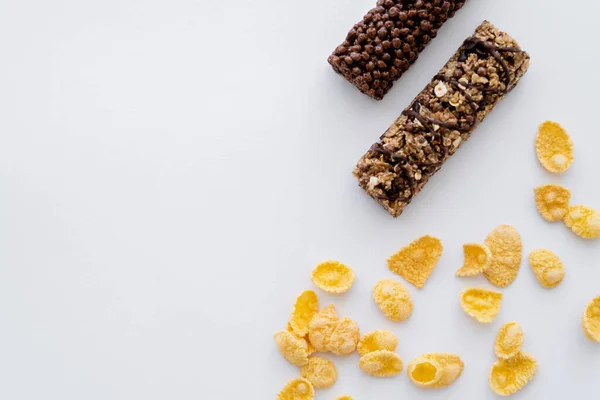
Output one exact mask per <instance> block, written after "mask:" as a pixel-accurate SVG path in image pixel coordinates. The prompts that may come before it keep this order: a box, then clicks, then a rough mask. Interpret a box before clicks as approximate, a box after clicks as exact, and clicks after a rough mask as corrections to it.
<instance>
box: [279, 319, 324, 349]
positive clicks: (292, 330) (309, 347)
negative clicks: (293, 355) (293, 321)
mask: <svg viewBox="0 0 600 400" xmlns="http://www.w3.org/2000/svg"><path fill="white" fill-rule="evenodd" d="M285 329H286V330H287V331H288V332H291V333H292V335H294V337H296V338H299V339H302V340H304V342H305V343H306V352H307V353H308V355H309V356H310V355H311V354H313V353H316V351H317V349H315V347H314V346H313V345H312V343H311V342H310V340H309V339H308V335H306V336H304V337H300V336H297V335H296V334H295V333H294V329H292V326H291V325H290V323H289V321H288V323H287V326H286V328H285Z"/></svg>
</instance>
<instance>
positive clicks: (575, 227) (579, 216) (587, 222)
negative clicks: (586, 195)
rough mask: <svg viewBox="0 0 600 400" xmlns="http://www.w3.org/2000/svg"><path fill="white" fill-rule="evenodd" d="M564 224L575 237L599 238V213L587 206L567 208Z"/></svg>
mask: <svg viewBox="0 0 600 400" xmlns="http://www.w3.org/2000/svg"><path fill="white" fill-rule="evenodd" d="M564 222H565V224H566V225H567V226H568V227H569V228H571V230H572V231H573V232H575V234H576V235H577V236H581V237H582V238H584V239H595V238H598V237H600V213H598V211H596V210H594V209H593V208H590V207H588V206H573V207H569V211H567V215H565V218H564Z"/></svg>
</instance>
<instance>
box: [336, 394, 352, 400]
mask: <svg viewBox="0 0 600 400" xmlns="http://www.w3.org/2000/svg"><path fill="white" fill-rule="evenodd" d="M335 400H354V399H353V398H352V396H348V395H344V396H338V397H336V398H335Z"/></svg>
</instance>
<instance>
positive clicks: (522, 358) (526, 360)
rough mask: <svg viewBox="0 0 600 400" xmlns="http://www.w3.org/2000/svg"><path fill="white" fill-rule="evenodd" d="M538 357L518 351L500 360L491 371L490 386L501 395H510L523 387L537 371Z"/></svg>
mask: <svg viewBox="0 0 600 400" xmlns="http://www.w3.org/2000/svg"><path fill="white" fill-rule="evenodd" d="M537 369H538V365H537V361H536V359H535V358H534V357H533V356H532V355H531V354H527V353H518V354H517V355H515V356H514V357H512V358H510V359H508V360H498V361H496V362H495V363H494V365H493V366H492V370H491V372H490V387H491V388H492V391H493V392H494V393H496V394H498V395H500V396H510V395H511V394H514V393H516V392H518V391H519V390H521V389H523V388H524V387H525V385H527V384H528V383H529V381H531V380H532V379H533V377H534V376H535V374H536V373H537Z"/></svg>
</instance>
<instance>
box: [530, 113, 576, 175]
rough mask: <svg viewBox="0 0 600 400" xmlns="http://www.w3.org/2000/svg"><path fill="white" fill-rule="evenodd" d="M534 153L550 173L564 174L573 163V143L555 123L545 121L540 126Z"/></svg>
mask: <svg viewBox="0 0 600 400" xmlns="http://www.w3.org/2000/svg"><path fill="white" fill-rule="evenodd" d="M535 152H536V154H537V157H538V160H539V161H540V163H541V164H542V166H543V167H544V168H545V169H547V170H548V171H550V172H554V173H562V172H565V171H566V170H567V169H569V167H570V166H571V164H572V163H573V142H572V141H571V138H570V137H569V135H568V134H567V131H565V129H564V128H563V127H562V126H560V125H559V124H557V123H556V122H552V121H546V122H544V123H543V124H542V125H540V128H539V130H538V134H537V137H536V139H535Z"/></svg>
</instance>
